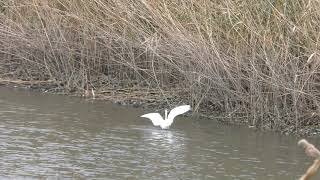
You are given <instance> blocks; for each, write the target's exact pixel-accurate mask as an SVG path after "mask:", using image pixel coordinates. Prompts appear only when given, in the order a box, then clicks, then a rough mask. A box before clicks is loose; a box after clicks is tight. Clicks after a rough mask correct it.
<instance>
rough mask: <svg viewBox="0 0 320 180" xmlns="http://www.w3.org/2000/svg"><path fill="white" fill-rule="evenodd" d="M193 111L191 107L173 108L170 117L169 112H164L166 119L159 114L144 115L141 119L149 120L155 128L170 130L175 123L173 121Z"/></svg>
mask: <svg viewBox="0 0 320 180" xmlns="http://www.w3.org/2000/svg"><path fill="white" fill-rule="evenodd" d="M190 109H191V107H190V105H183V106H178V107H175V108H173V109H172V110H171V111H170V113H169V115H168V111H167V110H166V109H165V110H164V119H163V118H162V116H161V115H160V114H159V113H149V114H144V115H142V116H141V117H144V118H149V119H150V120H151V121H152V123H153V125H154V126H160V127H161V128H162V129H168V128H169V127H170V125H171V124H172V123H173V119H174V118H175V117H176V116H178V115H180V114H183V113H186V112H187V111H189V110H190Z"/></svg>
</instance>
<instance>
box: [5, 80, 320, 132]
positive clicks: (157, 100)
mask: <svg viewBox="0 0 320 180" xmlns="http://www.w3.org/2000/svg"><path fill="white" fill-rule="evenodd" d="M58 84H59V83H57V82H55V81H28V80H19V79H14V80H13V79H0V86H5V87H9V88H19V89H25V90H28V91H34V92H39V93H49V94H60V95H67V96H75V97H82V98H86V99H92V100H97V101H108V102H112V103H116V104H119V105H123V106H130V107H135V108H142V109H148V110H153V111H157V110H162V109H165V108H168V103H169V104H171V105H172V107H174V106H176V105H181V104H185V103H184V100H185V99H184V97H181V95H182V96H183V93H184V92H183V90H182V89H174V90H170V91H161V92H159V90H157V89H147V88H133V87H127V88H119V87H118V88H114V87H101V88H96V89H93V88H90V89H87V90H83V91H69V92H66V90H65V88H64V87H63V86H59V85H58ZM172 107H171V108H172ZM209 112H210V113H209ZM195 114H196V116H198V117H199V118H207V119H209V120H216V121H218V122H220V123H224V124H229V125H240V126H246V127H248V128H255V127H251V126H250V125H248V123H246V121H243V120H242V118H241V117H239V118H238V119H237V118H234V117H232V121H230V120H228V119H230V117H228V116H226V115H223V114H222V113H220V112H215V111H210V110H208V109H202V110H201V111H200V110H197V113H193V112H190V113H187V114H186V116H191V115H195ZM236 119H237V120H236ZM255 130H257V131H275V130H273V129H268V128H264V129H257V128H255ZM276 132H278V133H281V134H285V135H293V136H299V137H312V136H319V135H320V127H315V126H306V127H304V128H302V129H300V130H299V132H295V129H294V127H284V128H281V129H280V130H279V129H278V130H276Z"/></svg>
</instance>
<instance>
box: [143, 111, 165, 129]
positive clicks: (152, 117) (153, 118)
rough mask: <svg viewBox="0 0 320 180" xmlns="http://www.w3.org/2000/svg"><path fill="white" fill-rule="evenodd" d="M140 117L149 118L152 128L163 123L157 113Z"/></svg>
mask: <svg viewBox="0 0 320 180" xmlns="http://www.w3.org/2000/svg"><path fill="white" fill-rule="evenodd" d="M140 117H144V118H149V119H150V120H151V121H152V124H153V125H154V126H159V125H160V124H161V123H162V122H163V121H164V120H163V118H162V116H161V115H160V114H159V113H149V114H144V115H142V116H140Z"/></svg>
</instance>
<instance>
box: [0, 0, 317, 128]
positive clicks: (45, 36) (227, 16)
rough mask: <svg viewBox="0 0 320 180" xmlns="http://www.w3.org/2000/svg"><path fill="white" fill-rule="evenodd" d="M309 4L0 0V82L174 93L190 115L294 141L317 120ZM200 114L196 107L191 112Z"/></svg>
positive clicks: (313, 14) (313, 17) (313, 20)
mask: <svg viewBox="0 0 320 180" xmlns="http://www.w3.org/2000/svg"><path fill="white" fill-rule="evenodd" d="M319 7H320V4H319V2H318V1H315V0H310V1H274V2H271V1H257V2H256V1H249V0H245V1H231V0H226V1H211V0H200V1H190V0H164V1H154V0H149V1H145V0H134V1H131V0H116V1H114V0H92V1H85V0H78V1H74V0H50V1H49V0H32V1H30V0H3V1H1V2H0V24H1V25H0V58H1V66H0V72H1V75H2V77H7V78H17V79H22V80H39V81H43V80H51V81H53V82H56V84H57V86H59V87H61V88H63V89H64V90H66V91H85V90H86V89H91V88H94V89H96V90H97V91H96V92H97V93H98V91H99V89H101V88H102V89H103V88H104V87H108V88H110V87H111V88H118V87H121V88H123V87H126V88H130V87H132V88H140V87H144V88H148V89H156V90H157V91H158V92H159V93H160V94H162V95H163V97H164V100H165V101H166V102H167V103H170V101H168V100H167V99H166V97H165V95H164V94H163V93H162V92H163V91H165V90H170V89H179V92H183V93H180V94H182V95H183V96H182V97H181V98H182V99H183V100H184V101H185V102H189V103H190V104H192V106H193V107H194V109H195V110H199V109H203V110H205V111H207V112H209V113H211V112H212V111H217V112H220V113H222V114H223V115H224V117H227V118H229V119H230V121H233V120H235V119H237V120H239V119H240V120H241V121H242V122H246V123H248V124H249V125H252V126H255V127H257V128H271V129H275V130H282V131H287V132H299V131H300V130H301V128H303V127H305V126H308V125H313V126H314V125H318V120H319V116H320V104H319V103H320V100H319V97H320V94H319V93H320V90H319V88H320V84H319V79H320V75H319V66H320V55H319V38H320V34H319V23H320V11H318V9H319ZM199 107H201V108H199Z"/></svg>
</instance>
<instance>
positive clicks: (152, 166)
mask: <svg viewBox="0 0 320 180" xmlns="http://www.w3.org/2000/svg"><path fill="white" fill-rule="evenodd" d="M143 113H145V112H144V111H143V110H141V109H134V108H128V107H123V106H118V105H114V104H110V103H106V102H99V101H92V100H85V99H81V98H76V97H66V96H59V95H47V94H40V93H31V92H26V91H22V90H15V89H7V88H0V157H1V161H0V174H1V175H0V178H11V179H28V178H29V179H35V178H36V179H37V178H42V179H57V178H60V179H121V180H122V179H159V180H162V179H219V180H221V179H246V180H247V179H259V180H261V179H262V180H263V179H282V180H286V179H288V180H289V179H290V180H291V179H298V178H299V176H300V175H301V174H303V173H304V171H305V170H306V169H307V167H308V165H310V164H311V163H312V159H310V158H308V157H306V156H305V154H304V152H303V150H302V149H301V148H300V147H298V146H297V145H296V144H297V141H298V139H296V138H294V137H289V136H281V135H278V134H275V133H258V132H255V131H254V130H253V129H248V128H244V127H238V126H227V125H223V124H221V123H217V122H215V121H212V120H211V121H210V120H206V119H198V118H197V117H195V116H194V117H178V118H177V119H176V121H175V123H174V124H173V126H171V128H170V129H169V130H161V129H159V128H155V127H153V126H152V124H151V122H150V121H149V120H147V119H143V118H140V117H139V116H140V115H141V114H143ZM311 141H312V142H313V143H315V145H318V147H320V146H319V143H318V142H317V140H316V139H313V140H311ZM317 143H318V144H317ZM318 177H320V176H318ZM315 179H317V177H316V178H315Z"/></svg>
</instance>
